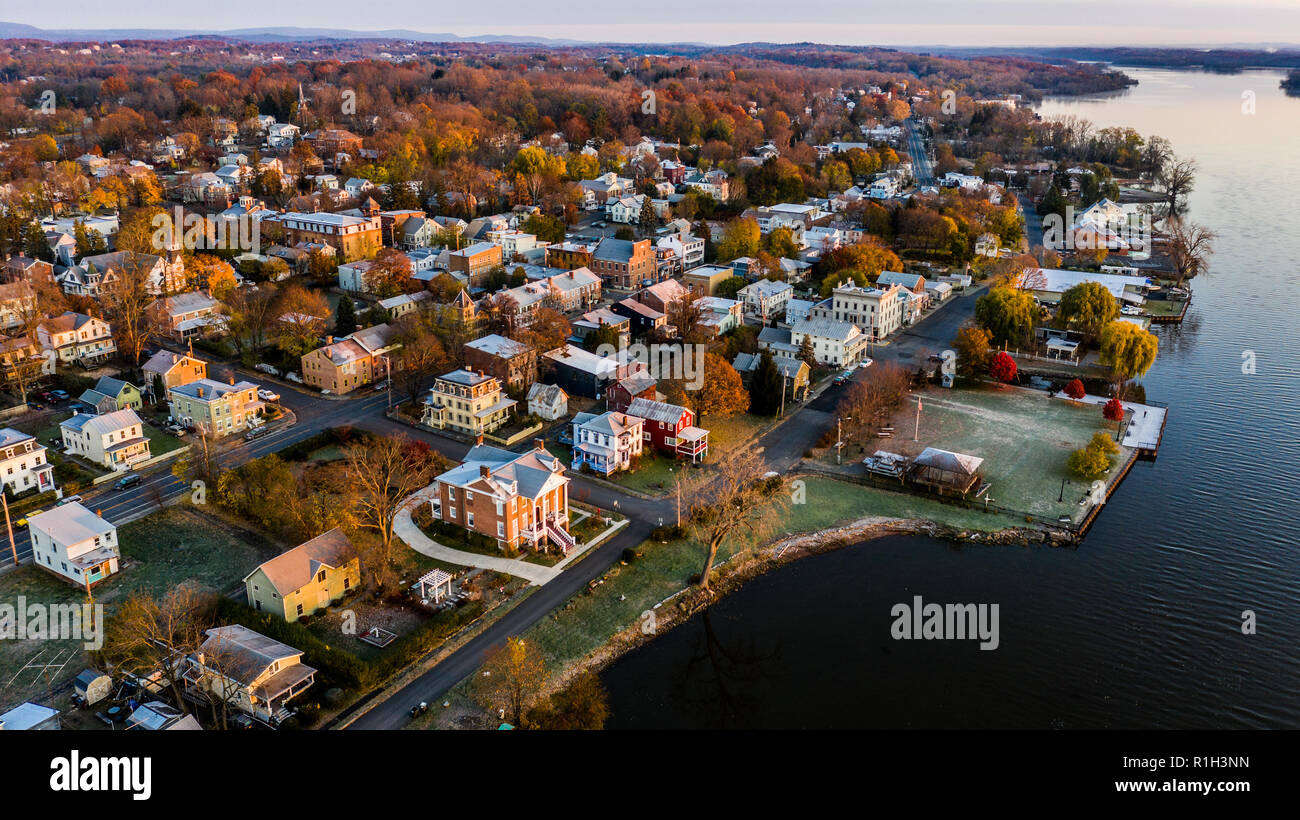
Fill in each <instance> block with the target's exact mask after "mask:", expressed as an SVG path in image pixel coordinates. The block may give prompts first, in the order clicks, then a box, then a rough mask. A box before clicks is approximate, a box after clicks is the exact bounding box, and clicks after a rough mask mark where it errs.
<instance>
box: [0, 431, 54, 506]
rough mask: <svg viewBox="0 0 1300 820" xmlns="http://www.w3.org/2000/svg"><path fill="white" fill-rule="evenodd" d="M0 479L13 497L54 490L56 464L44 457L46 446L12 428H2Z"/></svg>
mask: <svg viewBox="0 0 1300 820" xmlns="http://www.w3.org/2000/svg"><path fill="white" fill-rule="evenodd" d="M0 480H2V481H3V483H4V488H5V489H7V490H8V491H9V492H10V494H11V495H17V494H18V493H21V492H23V491H25V490H30V489H32V488H35V489H36V491H37V492H42V493H43V492H45V491H46V490H53V489H54V465H53V464H50V462H49V459H47V458H46V457H45V445H44V444H41V443H40V442H39V441H37V440H36V437H35V436H31V435H28V434H27V433H23V432H20V431H18V430H15V429H13V428H12V427H5V428H3V429H0Z"/></svg>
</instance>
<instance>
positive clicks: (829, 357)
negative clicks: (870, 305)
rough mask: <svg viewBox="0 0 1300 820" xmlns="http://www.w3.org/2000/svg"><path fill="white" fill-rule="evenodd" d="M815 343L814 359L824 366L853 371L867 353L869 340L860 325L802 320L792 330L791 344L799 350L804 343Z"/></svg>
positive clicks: (830, 320) (829, 320) (813, 344)
mask: <svg viewBox="0 0 1300 820" xmlns="http://www.w3.org/2000/svg"><path fill="white" fill-rule="evenodd" d="M805 338H806V339H808V340H809V341H810V342H811V343H812V349H813V355H814V356H815V357H816V358H817V361H818V362H819V363H821V364H828V365H835V366H839V367H852V366H854V365H855V364H857V363H858V362H859V361H860V360H861V359H862V356H863V353H865V351H866V349H867V343H868V340H867V337H866V336H865V335H864V334H863V333H862V331H861V329H859V328H858V326H857V325H855V324H852V323H850V322H843V321H836V320H834V319H801V320H799V321H798V322H795V323H794V325H793V326H792V327H791V328H790V343H791V344H792V345H793V346H794V348H795V349H796V350H798V349H800V348H801V347H802V346H803V342H804V339H805Z"/></svg>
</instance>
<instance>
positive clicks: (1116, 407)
mask: <svg viewBox="0 0 1300 820" xmlns="http://www.w3.org/2000/svg"><path fill="white" fill-rule="evenodd" d="M1101 414H1102V415H1103V416H1105V417H1106V419H1107V420H1108V421H1119V420H1120V419H1122V418H1124V404H1123V402H1121V401H1120V400H1119V399H1111V400H1110V401H1108V402H1106V406H1105V407H1102V408H1101Z"/></svg>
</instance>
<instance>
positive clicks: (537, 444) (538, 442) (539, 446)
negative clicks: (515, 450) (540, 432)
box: [533, 438, 546, 450]
mask: <svg viewBox="0 0 1300 820" xmlns="http://www.w3.org/2000/svg"><path fill="white" fill-rule="evenodd" d="M533 449H534V450H545V449H546V442H545V441H543V440H542V439H540V438H535V439H533Z"/></svg>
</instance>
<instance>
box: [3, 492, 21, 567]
mask: <svg viewBox="0 0 1300 820" xmlns="http://www.w3.org/2000/svg"><path fill="white" fill-rule="evenodd" d="M0 501H3V502H4V506H5V529H7V530H9V551H10V552H12V553H13V556H14V567H17V566H18V545H16V544H15V543H14V525H13V523H12V522H11V521H10V520H9V498H8V496H6V495H5V491H4V489H3V488H0Z"/></svg>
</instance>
